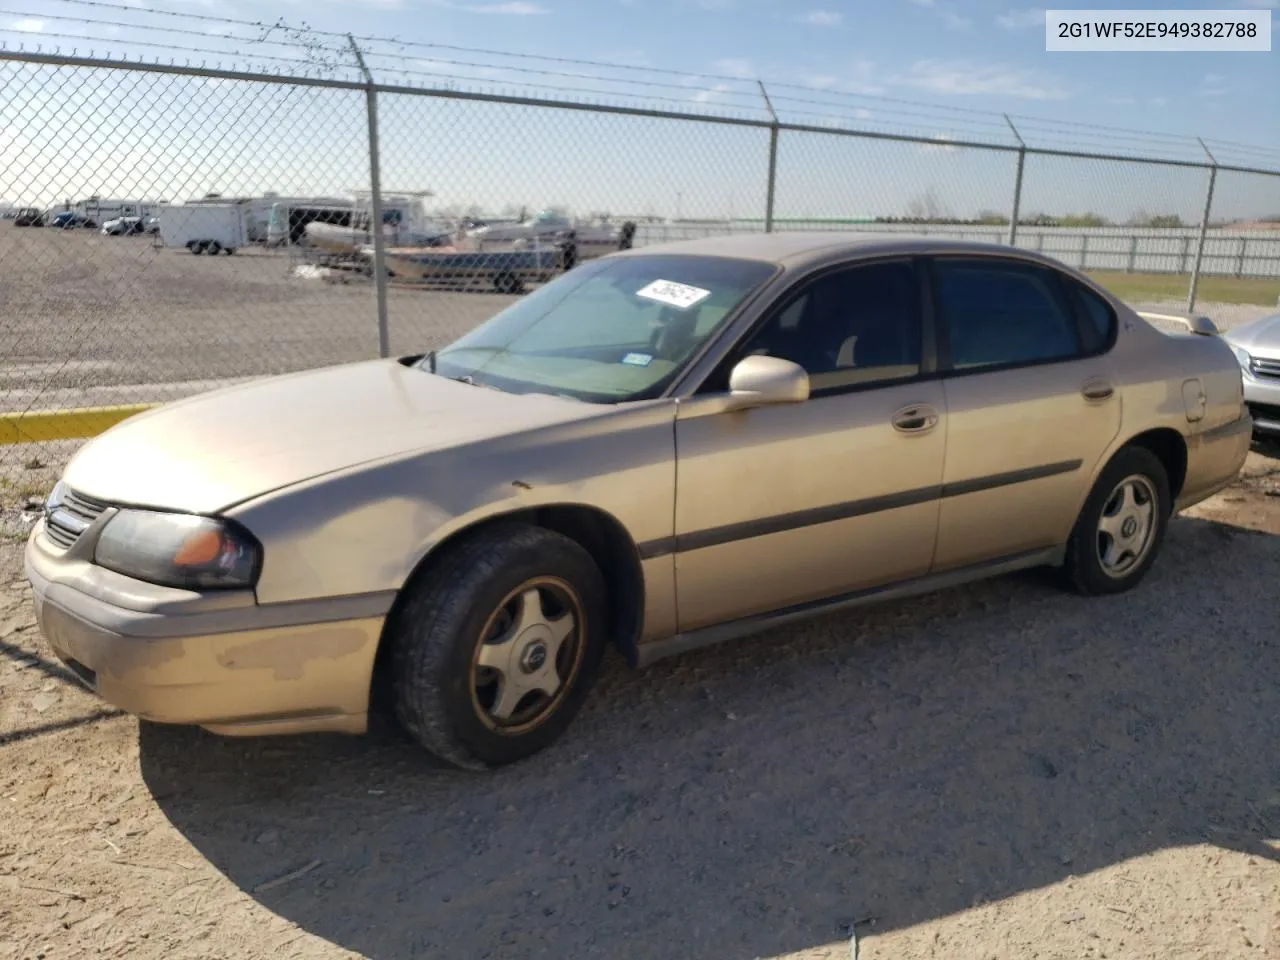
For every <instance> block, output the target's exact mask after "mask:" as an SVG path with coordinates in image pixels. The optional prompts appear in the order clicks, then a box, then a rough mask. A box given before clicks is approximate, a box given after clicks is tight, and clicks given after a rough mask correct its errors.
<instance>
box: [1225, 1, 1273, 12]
mask: <svg viewBox="0 0 1280 960" xmlns="http://www.w3.org/2000/svg"><path fill="white" fill-rule="evenodd" d="M1232 6H1233V7H1234V6H1240V7H1253V9H1255V10H1280V0H1237V2H1236V3H1233V4H1232Z"/></svg>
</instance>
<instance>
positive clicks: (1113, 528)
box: [1063, 447, 1172, 595]
mask: <svg viewBox="0 0 1280 960" xmlns="http://www.w3.org/2000/svg"><path fill="white" fill-rule="evenodd" d="M1171 512H1172V497H1171V496H1170V493H1169V475H1168V472H1167V471H1166V470H1165V468H1164V464H1163V463H1161V462H1160V458H1159V457H1157V456H1156V455H1155V454H1154V453H1152V452H1151V451H1150V450H1147V449H1146V448H1144V447H1126V448H1124V449H1123V450H1121V451H1120V452H1119V453H1117V454H1116V455H1115V457H1114V458H1112V460H1111V462H1110V463H1109V464H1107V466H1106V469H1104V470H1103V471H1102V475H1101V476H1099V477H1098V482H1097V483H1096V484H1095V485H1094V488H1093V491H1092V492H1091V493H1090V494H1089V499H1088V500H1087V501H1085V505H1084V509H1083V510H1081V511H1080V517H1079V519H1078V520H1077V521H1076V525H1075V528H1074V529H1073V530H1072V532H1071V539H1070V540H1069V541H1068V543H1067V557H1066V562H1065V563H1064V566H1063V572H1064V573H1065V575H1066V578H1067V581H1068V582H1069V583H1070V585H1071V586H1072V587H1073V588H1075V590H1076V591H1078V592H1079V593H1083V594H1087V595H1094V594H1109V593H1122V592H1124V591H1126V590H1130V589H1132V588H1133V587H1136V586H1137V585H1138V583H1139V582H1140V581H1141V580H1142V578H1143V577H1144V576H1146V573H1147V571H1148V570H1149V569H1150V568H1151V564H1152V563H1154V562H1155V558H1156V555H1157V554H1158V553H1159V551H1160V546H1161V544H1162V543H1163V541H1164V534H1165V530H1166V529H1167V527H1168V524H1169V517H1170V514H1171Z"/></svg>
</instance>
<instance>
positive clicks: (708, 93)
mask: <svg viewBox="0 0 1280 960" xmlns="http://www.w3.org/2000/svg"><path fill="white" fill-rule="evenodd" d="M730 89H731V88H730V87H729V85H728V84H727V83H717V84H716V85H715V86H714V87H712V88H711V89H710V90H699V91H698V92H697V93H695V94H694V95H693V102H694V103H711V102H712V101H713V100H718V99H719V98H720V95H721V94H724V93H728V92H729V90H730Z"/></svg>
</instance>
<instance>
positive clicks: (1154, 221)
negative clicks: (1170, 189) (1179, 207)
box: [1128, 210, 1186, 227]
mask: <svg viewBox="0 0 1280 960" xmlns="http://www.w3.org/2000/svg"><path fill="white" fill-rule="evenodd" d="M1128 225H1129V226H1131V227H1183V226H1186V224H1184V223H1183V222H1182V218H1181V217H1180V216H1178V215H1177V214H1176V213H1158V214H1150V213H1147V211H1145V210H1139V211H1138V212H1137V213H1135V214H1134V215H1133V216H1132V217H1130V218H1129V222H1128Z"/></svg>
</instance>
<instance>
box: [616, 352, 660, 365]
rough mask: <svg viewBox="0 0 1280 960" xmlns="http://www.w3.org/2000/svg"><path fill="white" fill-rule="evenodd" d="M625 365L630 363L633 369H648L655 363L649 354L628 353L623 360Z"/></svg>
mask: <svg viewBox="0 0 1280 960" xmlns="http://www.w3.org/2000/svg"><path fill="white" fill-rule="evenodd" d="M622 362H623V363H629V364H631V366H633V367H647V366H648V365H649V364H651V363H653V357H652V356H651V355H650V354H647V353H628V354H627V355H626V356H625V357H623V358H622Z"/></svg>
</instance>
